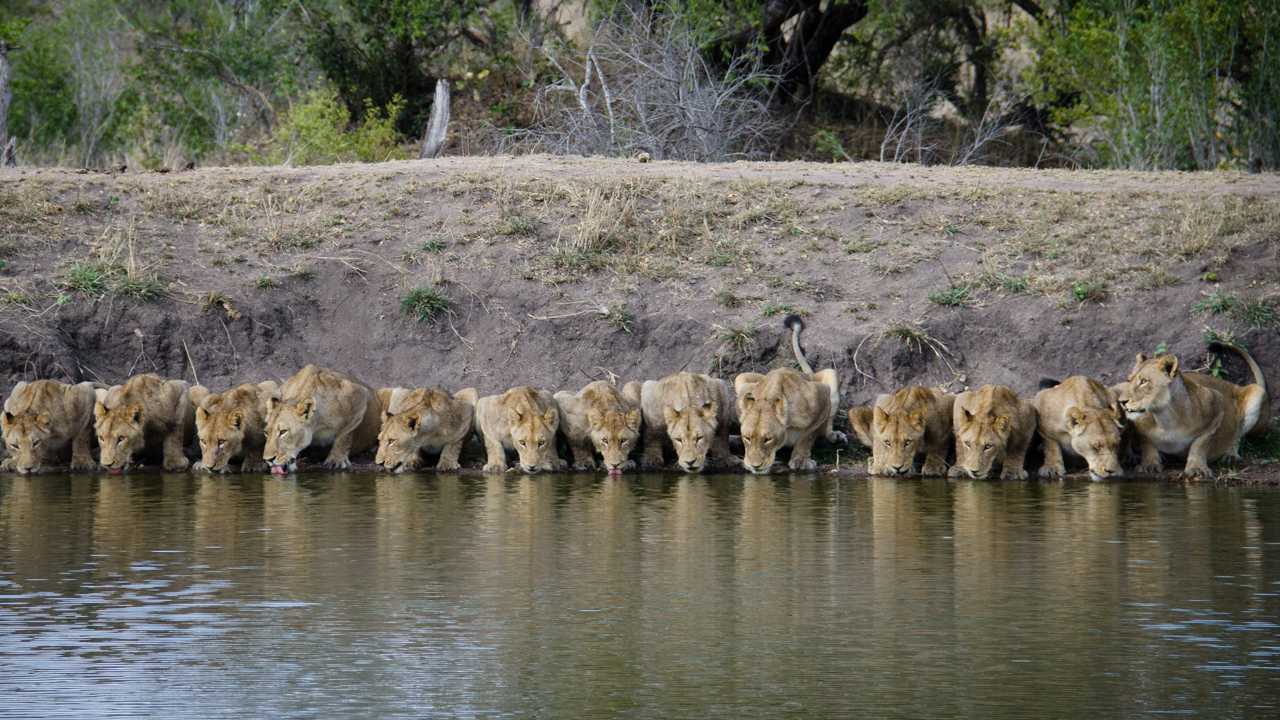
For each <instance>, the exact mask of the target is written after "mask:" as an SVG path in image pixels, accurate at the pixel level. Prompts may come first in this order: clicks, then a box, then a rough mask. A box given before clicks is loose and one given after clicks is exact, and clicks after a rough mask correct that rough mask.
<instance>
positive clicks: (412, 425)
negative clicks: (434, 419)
mask: <svg viewBox="0 0 1280 720" xmlns="http://www.w3.org/2000/svg"><path fill="white" fill-rule="evenodd" d="M421 422H422V417H421V416H419V415H410V416H408V417H407V418H405V425H407V426H408V427H409V430H411V431H416V430H417V429H418V424H419V423H421Z"/></svg>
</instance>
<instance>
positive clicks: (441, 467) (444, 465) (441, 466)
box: [436, 460, 462, 472]
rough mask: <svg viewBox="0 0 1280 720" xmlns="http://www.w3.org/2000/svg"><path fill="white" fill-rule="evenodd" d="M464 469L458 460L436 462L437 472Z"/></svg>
mask: <svg viewBox="0 0 1280 720" xmlns="http://www.w3.org/2000/svg"><path fill="white" fill-rule="evenodd" d="M460 469H462V466H461V465H459V464H458V461H457V460H441V461H440V462H438V463H436V472H457V471H458V470H460Z"/></svg>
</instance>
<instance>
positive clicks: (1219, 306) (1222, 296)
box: [1191, 290, 1238, 315]
mask: <svg viewBox="0 0 1280 720" xmlns="http://www.w3.org/2000/svg"><path fill="white" fill-rule="evenodd" d="M1237 303H1238V301H1237V300H1236V298H1235V296H1234V295H1228V294H1226V293H1224V292H1222V291H1221V290H1214V291H1213V292H1211V293H1209V294H1208V295H1205V296H1204V297H1203V298H1201V299H1200V300H1198V301H1196V304H1195V305H1192V306H1191V311H1192V312H1195V313H1209V314H1210V315H1222V314H1223V313H1228V312H1231V310H1232V309H1233V308H1235V306H1236V304H1237Z"/></svg>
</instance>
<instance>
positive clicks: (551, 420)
mask: <svg viewBox="0 0 1280 720" xmlns="http://www.w3.org/2000/svg"><path fill="white" fill-rule="evenodd" d="M507 423H508V425H509V426H510V428H511V443H512V444H513V445H515V448H516V454H517V455H518V456H519V457H520V469H521V470H524V471H525V472H527V473H535V472H538V471H539V470H558V469H559V463H558V457H559V456H558V455H557V454H556V430H558V429H559V428H560V412H559V411H558V410H556V409H555V408H554V407H551V408H546V409H545V410H544V409H541V408H540V407H539V406H538V405H536V404H535V403H533V402H532V401H531V400H528V399H527V398H517V399H516V402H513V403H512V404H511V405H510V406H509V407H508V408H507Z"/></svg>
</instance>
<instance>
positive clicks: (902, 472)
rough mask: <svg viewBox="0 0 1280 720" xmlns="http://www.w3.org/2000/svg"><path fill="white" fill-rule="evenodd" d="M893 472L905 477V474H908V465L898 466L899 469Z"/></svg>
mask: <svg viewBox="0 0 1280 720" xmlns="http://www.w3.org/2000/svg"><path fill="white" fill-rule="evenodd" d="M893 472H894V473H896V474H898V475H905V474H906V472H907V466H906V465H898V466H897V467H895V468H893Z"/></svg>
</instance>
